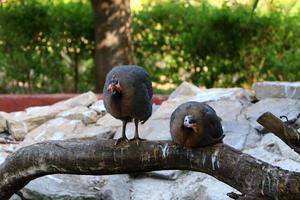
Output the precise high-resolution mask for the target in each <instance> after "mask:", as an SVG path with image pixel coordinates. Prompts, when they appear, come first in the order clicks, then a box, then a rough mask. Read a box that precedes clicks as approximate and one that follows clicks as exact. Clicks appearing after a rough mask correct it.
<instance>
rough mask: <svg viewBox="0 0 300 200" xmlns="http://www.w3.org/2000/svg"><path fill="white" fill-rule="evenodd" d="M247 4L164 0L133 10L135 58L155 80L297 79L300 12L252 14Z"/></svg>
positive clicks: (246, 82)
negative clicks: (234, 4)
mask: <svg viewBox="0 0 300 200" xmlns="http://www.w3.org/2000/svg"><path fill="white" fill-rule="evenodd" d="M250 12H251V8H249V7H246V6H236V7H228V6H226V5H224V6H223V7H222V8H215V7H212V6H210V5H209V4H201V5H198V6H191V5H188V4H183V3H164V4H156V5H154V6H152V7H151V6H149V7H145V9H143V10H141V11H139V12H137V13H134V17H133V29H134V33H133V38H134V42H135V47H136V52H135V53H136V59H137V62H138V64H140V65H143V66H145V67H146V68H147V69H148V71H150V72H151V75H152V77H153V80H155V81H161V79H160V77H161V76H162V75H166V76H167V77H168V78H164V81H165V82H173V83H175V84H178V83H179V82H181V81H183V80H187V81H192V82H194V83H195V84H198V85H202V86H206V87H228V86H230V87H232V86H243V87H250V86H251V85H252V83H253V82H255V81H261V80H279V81H297V80H298V81H299V77H300V66H299V65H300V60H299V59H300V57H299V56H298V55H299V43H300V38H299V37H298V36H299V34H300V26H299V16H300V13H299V14H298V15H297V16H296V17H293V16H286V17H283V15H282V14H281V12H280V10H279V11H277V12H272V13H271V14H269V15H253V16H252V17H251V13H250Z"/></svg>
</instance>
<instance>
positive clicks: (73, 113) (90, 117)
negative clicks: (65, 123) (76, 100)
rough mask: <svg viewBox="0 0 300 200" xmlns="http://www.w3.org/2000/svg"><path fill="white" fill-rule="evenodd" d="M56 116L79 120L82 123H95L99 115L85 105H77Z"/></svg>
mask: <svg viewBox="0 0 300 200" xmlns="http://www.w3.org/2000/svg"><path fill="white" fill-rule="evenodd" d="M57 117H63V118H66V119H71V120H81V121H82V122H83V123H84V124H92V123H96V121H97V120H98V119H99V118H100V117H101V115H98V114H97V112H96V111H95V110H92V109H88V108H87V107H85V106H78V107H74V108H72V109H69V110H66V111H63V112H61V113H58V115H57Z"/></svg>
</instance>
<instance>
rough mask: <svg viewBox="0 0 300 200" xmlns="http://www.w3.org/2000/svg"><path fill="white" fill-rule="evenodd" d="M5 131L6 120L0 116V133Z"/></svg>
mask: <svg viewBox="0 0 300 200" xmlns="http://www.w3.org/2000/svg"><path fill="white" fill-rule="evenodd" d="M6 130H7V123H6V119H5V118H4V117H3V116H1V115H0V133H1V132H4V131H6Z"/></svg>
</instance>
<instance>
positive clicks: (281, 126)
mask: <svg viewBox="0 0 300 200" xmlns="http://www.w3.org/2000/svg"><path fill="white" fill-rule="evenodd" d="M257 122H258V123H260V124H261V125H262V126H263V127H265V128H266V129H267V130H269V131H270V132H272V133H274V134H275V135H276V136H277V137H279V138H280V139H281V140H282V141H284V142H285V143H286V144H287V145H289V146H290V147H291V148H292V149H294V150H295V151H296V152H297V153H298V154H300V133H298V132H297V131H296V129H294V128H293V127H292V126H290V125H288V124H286V123H284V122H283V121H281V120H280V119H279V118H277V117H276V116H275V115H273V114H272V113H270V112H266V113H264V114H262V115H261V116H260V117H259V118H258V119H257Z"/></svg>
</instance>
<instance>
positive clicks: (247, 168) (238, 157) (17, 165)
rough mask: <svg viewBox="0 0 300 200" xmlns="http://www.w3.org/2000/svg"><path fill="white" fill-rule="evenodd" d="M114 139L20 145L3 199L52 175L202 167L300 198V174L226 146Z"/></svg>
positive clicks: (2, 169)
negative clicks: (120, 142)
mask: <svg viewBox="0 0 300 200" xmlns="http://www.w3.org/2000/svg"><path fill="white" fill-rule="evenodd" d="M114 143H115V141H114V140H98V139H95V138H90V139H72V140H66V141H47V142H42V143H37V144H34V145H31V146H27V147H24V148H21V149H19V150H18V151H16V152H15V153H13V154H11V155H10V156H9V157H8V158H7V159H6V161H5V162H4V163H3V164H2V165H0V199H2V200H6V199H9V198H10V197H11V196H12V195H13V194H14V193H15V192H16V191H18V190H20V189H21V188H23V187H24V186H25V185H26V184H27V183H29V182H30V181H31V180H33V179H35V178H38V177H41V176H44V175H47V174H86V175H104V174H124V173H132V172H146V171H155V170H166V169H179V170H192V171H199V172H204V173H206V174H209V175H211V176H214V177H216V178H217V179H218V180H220V181H222V182H224V183H227V184H228V185H230V186H232V187H234V188H236V189H237V190H239V191H240V192H241V193H243V194H247V195H249V196H255V197H267V199H281V200H285V199H290V200H291V199H299V195H300V173H296V172H289V171H286V170H283V169H280V168H278V167H274V166H272V165H270V164H268V163H265V162H263V161H260V160H257V159H255V158H253V157H252V156H250V155H247V154H243V153H241V152H239V151H237V150H235V149H234V148H232V147H229V146H227V145H225V144H217V145H214V146H211V147H205V148H195V149H189V148H185V147H180V146H178V145H174V144H172V143H171V142H168V141H144V142H140V143H139V145H137V144H136V143H134V142H129V143H127V144H121V145H118V146H115V145H114Z"/></svg>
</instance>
